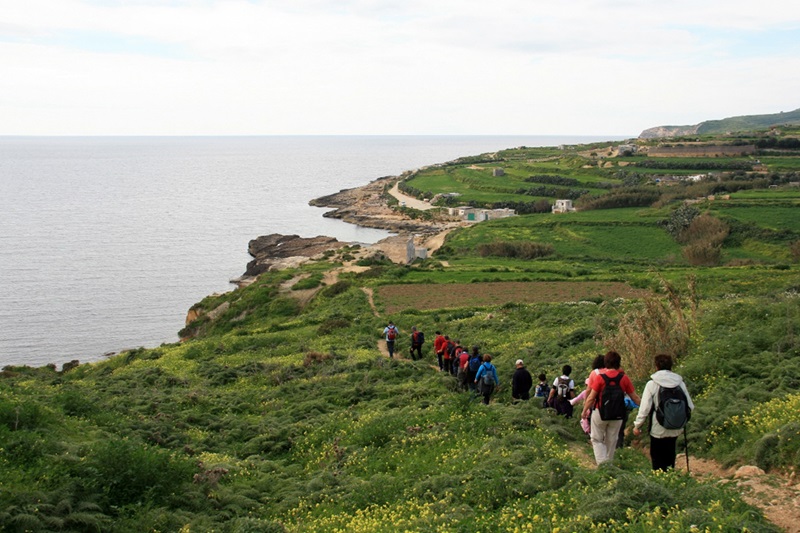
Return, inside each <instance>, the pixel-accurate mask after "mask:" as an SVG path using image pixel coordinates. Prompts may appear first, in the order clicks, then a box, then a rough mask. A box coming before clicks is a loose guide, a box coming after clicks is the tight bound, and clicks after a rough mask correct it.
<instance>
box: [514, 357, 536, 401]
mask: <svg viewBox="0 0 800 533" xmlns="http://www.w3.org/2000/svg"><path fill="white" fill-rule="evenodd" d="M531 387H533V378H532V377H531V373H530V372H528V369H527V368H525V363H523V362H522V359H517V369H516V370H515V371H514V376H513V377H512V378H511V398H512V399H513V400H514V401H519V400H528V399H530V397H531Z"/></svg>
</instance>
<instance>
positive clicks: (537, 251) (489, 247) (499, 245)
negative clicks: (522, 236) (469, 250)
mask: <svg viewBox="0 0 800 533" xmlns="http://www.w3.org/2000/svg"><path fill="white" fill-rule="evenodd" d="M554 252H555V249H554V248H553V245H552V244H543V243H539V242H509V241H499V242H491V243H483V244H479V245H478V254H480V256H481V257H487V256H493V257H513V258H516V259H537V258H539V257H546V256H548V255H552V254H553V253H554Z"/></svg>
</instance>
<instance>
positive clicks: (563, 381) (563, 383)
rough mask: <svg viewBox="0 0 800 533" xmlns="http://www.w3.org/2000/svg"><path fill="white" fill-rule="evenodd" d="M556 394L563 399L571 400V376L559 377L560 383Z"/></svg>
mask: <svg viewBox="0 0 800 533" xmlns="http://www.w3.org/2000/svg"><path fill="white" fill-rule="evenodd" d="M556 396H557V397H558V399H559V400H561V401H564V400H569V378H564V377H560V378H558V384H557V385H556Z"/></svg>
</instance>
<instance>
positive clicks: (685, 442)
mask: <svg viewBox="0 0 800 533" xmlns="http://www.w3.org/2000/svg"><path fill="white" fill-rule="evenodd" d="M683 449H684V451H685V452H686V473H687V474H689V438H688V437H687V436H686V426H683Z"/></svg>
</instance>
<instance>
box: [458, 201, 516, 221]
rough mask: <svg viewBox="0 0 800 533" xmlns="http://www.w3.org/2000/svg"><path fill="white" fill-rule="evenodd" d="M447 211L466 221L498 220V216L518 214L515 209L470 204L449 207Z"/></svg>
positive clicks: (506, 216)
mask: <svg viewBox="0 0 800 533" xmlns="http://www.w3.org/2000/svg"><path fill="white" fill-rule="evenodd" d="M447 212H448V214H449V215H451V216H457V217H459V218H461V220H463V221H465V222H484V221H486V220H497V219H498V218H508V217H513V216H515V215H516V214H517V212H516V211H514V210H513V209H506V208H503V209H483V208H480V207H472V206H469V205H462V206H461V207H454V208H452V209H448V210H447Z"/></svg>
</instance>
